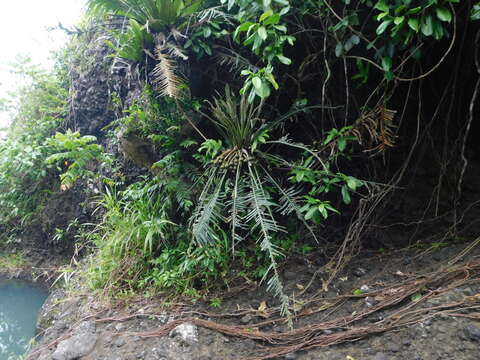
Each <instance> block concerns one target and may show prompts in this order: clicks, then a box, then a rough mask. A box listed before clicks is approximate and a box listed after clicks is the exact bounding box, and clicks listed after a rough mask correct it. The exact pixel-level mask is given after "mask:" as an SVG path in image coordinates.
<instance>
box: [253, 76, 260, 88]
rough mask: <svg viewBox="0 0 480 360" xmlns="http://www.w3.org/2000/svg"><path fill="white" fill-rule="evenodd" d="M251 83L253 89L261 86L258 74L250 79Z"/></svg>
mask: <svg viewBox="0 0 480 360" xmlns="http://www.w3.org/2000/svg"><path fill="white" fill-rule="evenodd" d="M252 83H253V86H254V87H255V89H260V88H261V87H262V79H260V78H259V77H258V76H255V77H254V78H253V79H252Z"/></svg>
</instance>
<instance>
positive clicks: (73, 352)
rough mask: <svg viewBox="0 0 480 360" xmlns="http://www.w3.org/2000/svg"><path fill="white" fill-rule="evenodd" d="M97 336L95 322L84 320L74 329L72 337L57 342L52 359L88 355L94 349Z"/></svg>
mask: <svg viewBox="0 0 480 360" xmlns="http://www.w3.org/2000/svg"><path fill="white" fill-rule="evenodd" d="M97 338H98V335H97V334H96V333H95V323H94V322H93V321H85V322H83V323H81V324H80V326H79V327H78V328H77V329H76V330H75V331H74V335H73V336H72V337H70V338H68V339H66V340H63V341H61V342H60V343H59V344H58V346H57V349H56V350H55V352H54V353H53V355H52V360H73V359H78V358H81V357H82V356H85V355H88V354H89V353H90V352H92V350H93V349H94V347H95V344H96V342H97Z"/></svg>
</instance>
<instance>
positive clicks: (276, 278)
mask: <svg viewBox="0 0 480 360" xmlns="http://www.w3.org/2000/svg"><path fill="white" fill-rule="evenodd" d="M249 174H250V186H251V191H250V202H251V210H250V212H249V214H248V215H247V217H246V221H250V220H251V221H253V229H257V230H258V232H259V234H260V236H259V242H260V249H261V250H262V251H264V252H265V253H266V254H267V255H268V257H269V259H270V266H269V268H268V270H267V271H266V273H265V275H264V278H263V279H262V280H264V279H265V278H266V277H267V276H268V275H269V274H270V273H272V275H271V277H270V279H269V280H268V282H267V284H268V290H269V291H272V292H273V293H274V294H275V296H276V297H278V298H279V299H280V301H281V311H282V314H283V315H290V311H289V299H288V296H287V295H286V294H285V292H284V290H283V284H282V281H281V279H280V275H279V273H278V264H277V259H278V258H279V257H281V256H283V254H282V252H281V250H280V249H279V248H278V247H277V246H275V244H273V243H272V241H271V240H272V234H274V233H278V232H285V229H284V228H283V227H282V226H280V225H279V224H278V223H277V222H276V221H275V218H274V217H273V210H272V207H274V206H276V204H275V203H273V202H272V201H270V200H269V199H268V195H267V192H266V191H265V189H264V188H263V186H262V184H261V181H260V178H259V176H258V172H257V170H256V169H255V168H253V167H252V166H251V165H250V164H249Z"/></svg>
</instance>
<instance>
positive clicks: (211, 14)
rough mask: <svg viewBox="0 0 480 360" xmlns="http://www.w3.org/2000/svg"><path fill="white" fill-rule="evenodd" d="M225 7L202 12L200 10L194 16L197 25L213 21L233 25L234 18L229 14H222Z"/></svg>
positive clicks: (221, 6) (211, 8)
mask: <svg viewBox="0 0 480 360" xmlns="http://www.w3.org/2000/svg"><path fill="white" fill-rule="evenodd" d="M224 8H225V6H223V5H220V6H213V7H210V8H207V9H204V10H200V11H199V12H197V14H196V15H195V16H196V18H197V22H198V23H205V22H209V21H211V20H213V19H221V20H222V21H223V22H225V23H227V24H228V25H232V26H233V25H234V23H233V20H234V19H235V17H234V16H233V15H231V14H228V13H226V12H224V11H223V10H222V9H224Z"/></svg>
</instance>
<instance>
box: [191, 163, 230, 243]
mask: <svg viewBox="0 0 480 360" xmlns="http://www.w3.org/2000/svg"><path fill="white" fill-rule="evenodd" d="M225 176H226V173H225V172H224V173H223V175H222V176H221V177H220V179H216V180H218V182H215V181H214V179H215V177H214V176H212V177H211V178H210V179H209V182H208V183H207V185H206V186H205V188H204V191H203V192H202V195H201V196H200V200H199V204H198V205H197V207H196V209H195V211H194V213H193V215H192V218H191V224H192V225H191V227H192V234H193V239H194V240H195V241H196V242H197V243H198V244H199V245H205V244H208V243H211V242H212V241H214V240H216V239H217V238H218V236H217V234H216V230H217V229H216V227H215V225H216V224H219V223H220V222H221V221H222V216H221V213H220V210H219V208H220V205H221V200H222V196H221V195H222V188H223V185H224V181H225ZM211 188H212V190H211ZM210 191H211V192H210Z"/></svg>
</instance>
